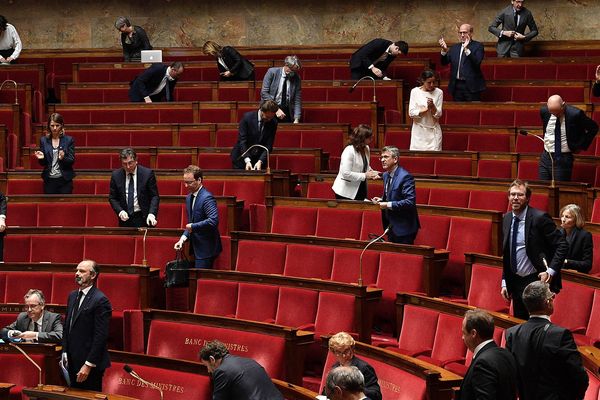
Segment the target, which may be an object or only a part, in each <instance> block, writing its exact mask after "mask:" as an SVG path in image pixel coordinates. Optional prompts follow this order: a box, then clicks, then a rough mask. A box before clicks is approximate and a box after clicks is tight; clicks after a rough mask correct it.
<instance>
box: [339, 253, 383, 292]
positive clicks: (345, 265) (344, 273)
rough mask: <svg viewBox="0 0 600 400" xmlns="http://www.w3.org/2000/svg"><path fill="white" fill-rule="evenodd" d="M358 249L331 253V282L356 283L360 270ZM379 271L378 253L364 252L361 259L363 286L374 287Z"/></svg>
mask: <svg viewBox="0 0 600 400" xmlns="http://www.w3.org/2000/svg"><path fill="white" fill-rule="evenodd" d="M361 252H362V250H359V249H344V248H336V249H334V251H333V269H332V271H331V280H333V281H336V282H346V283H357V282H358V277H359V270H360V253H361ZM378 270H379V252H374V251H366V252H365V253H364V254H363V257H362V280H363V285H374V284H375V283H376V282H377V272H378Z"/></svg>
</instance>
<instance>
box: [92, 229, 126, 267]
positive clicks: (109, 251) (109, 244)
mask: <svg viewBox="0 0 600 400" xmlns="http://www.w3.org/2000/svg"><path fill="white" fill-rule="evenodd" d="M115 248H118V249H119V251H114V249H115ZM84 254H85V257H86V258H88V259H90V260H94V261H96V262H97V263H100V264H102V263H106V264H126V265H129V264H133V263H134V260H135V237H128V236H109V235H89V236H86V238H85V252H84Z"/></svg>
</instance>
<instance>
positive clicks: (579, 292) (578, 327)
mask: <svg viewBox="0 0 600 400" xmlns="http://www.w3.org/2000/svg"><path fill="white" fill-rule="evenodd" d="M593 301H594V289H593V288H591V287H589V286H586V285H580V284H578V283H574V282H570V281H565V282H563V287H562V289H561V291H560V293H559V294H558V295H557V296H556V298H555V299H554V314H552V322H554V323H556V324H558V325H560V326H563V327H565V328H567V329H569V330H571V331H572V332H576V333H581V334H585V329H586V328H587V326H588V321H589V319H590V314H591V311H592V303H593ZM574 305H577V306H574Z"/></svg>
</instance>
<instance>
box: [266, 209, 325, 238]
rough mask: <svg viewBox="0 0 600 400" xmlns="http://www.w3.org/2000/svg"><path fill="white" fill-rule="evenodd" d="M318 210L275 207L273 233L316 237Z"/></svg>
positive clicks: (272, 224)
mask: <svg viewBox="0 0 600 400" xmlns="http://www.w3.org/2000/svg"><path fill="white" fill-rule="evenodd" d="M316 229H317V210H316V209H315V208H308V207H286V206H276V207H273V221H272V223H271V233H281V234H284V235H305V236H306V235H311V236H312V235H315V234H316Z"/></svg>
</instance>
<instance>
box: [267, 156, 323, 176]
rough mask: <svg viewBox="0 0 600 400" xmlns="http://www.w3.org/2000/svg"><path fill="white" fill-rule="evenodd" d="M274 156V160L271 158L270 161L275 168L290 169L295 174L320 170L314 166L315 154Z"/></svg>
mask: <svg viewBox="0 0 600 400" xmlns="http://www.w3.org/2000/svg"><path fill="white" fill-rule="evenodd" d="M274 158H275V160H272V159H271V163H272V165H273V164H274V165H275V168H276V169H281V170H290V171H291V172H293V173H297V174H311V173H317V172H321V169H320V168H316V167H315V156H313V155H303V154H278V155H276V156H275V157H274ZM273 161H275V162H273Z"/></svg>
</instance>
